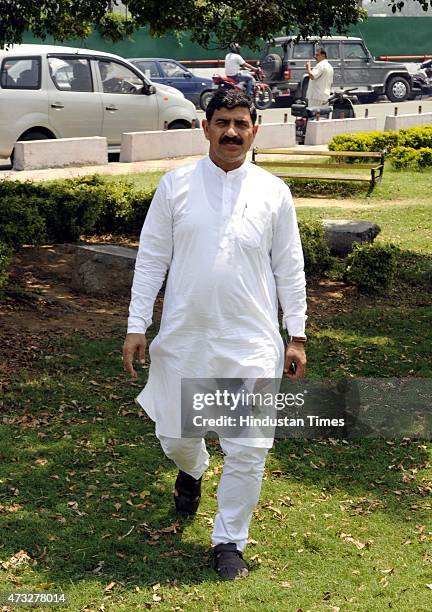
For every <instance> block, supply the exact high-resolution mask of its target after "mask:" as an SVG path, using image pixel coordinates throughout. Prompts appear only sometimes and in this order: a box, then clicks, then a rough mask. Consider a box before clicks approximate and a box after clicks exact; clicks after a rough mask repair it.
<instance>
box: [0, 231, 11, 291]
mask: <svg viewBox="0 0 432 612" xmlns="http://www.w3.org/2000/svg"><path fill="white" fill-rule="evenodd" d="M11 260H12V251H11V249H10V247H8V246H7V245H6V244H3V243H2V242H0V289H1V288H2V287H3V286H4V284H5V282H6V281H7V278H8V272H7V269H8V266H9V264H10V262H11Z"/></svg>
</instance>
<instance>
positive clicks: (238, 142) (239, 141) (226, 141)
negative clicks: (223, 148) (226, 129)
mask: <svg viewBox="0 0 432 612" xmlns="http://www.w3.org/2000/svg"><path fill="white" fill-rule="evenodd" d="M219 144H236V145H242V144H243V139H242V138H240V136H234V138H229V137H228V136H222V138H221V139H220V140H219Z"/></svg>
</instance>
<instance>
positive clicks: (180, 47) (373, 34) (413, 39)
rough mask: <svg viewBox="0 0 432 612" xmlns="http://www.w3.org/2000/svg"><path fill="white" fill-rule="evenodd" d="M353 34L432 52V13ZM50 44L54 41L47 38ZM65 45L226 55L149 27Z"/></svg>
mask: <svg viewBox="0 0 432 612" xmlns="http://www.w3.org/2000/svg"><path fill="white" fill-rule="evenodd" d="M350 35H351V36H362V37H363V38H364V40H365V41H366V45H367V46H368V47H369V50H370V51H371V53H372V54H373V55H375V56H376V57H378V56H379V55H432V16H431V17H370V18H369V19H368V20H367V21H365V22H363V23H360V24H358V25H356V26H353V27H352V28H351V30H350ZM24 42H27V43H32V42H33V43H35V42H41V41H39V40H36V39H35V38H33V37H32V36H31V35H30V34H27V35H25V37H24ZM45 42H46V43H47V44H54V41H53V39H52V38H47V39H46V41H45ZM62 44H63V45H64V46H72V47H73V46H77V47H87V48H88V49H98V50H100V51H108V52H110V53H116V54H117V55H121V56H122V57H172V58H175V59H178V60H193V59H223V58H224V56H225V51H224V50H222V49H219V50H215V51H207V50H206V49H203V48H202V47H200V46H199V45H196V44H194V43H191V42H190V40H189V38H188V36H187V34H182V35H181V36H180V41H179V40H177V38H175V37H174V36H165V37H164V38H159V39H157V38H151V37H150V36H149V35H148V32H147V30H146V29H145V28H141V29H140V30H138V31H137V32H136V33H135V34H133V36H132V37H131V39H127V40H124V41H122V42H120V43H116V44H115V45H114V44H113V43H109V42H107V41H105V40H103V39H102V38H101V37H100V36H99V35H98V34H97V33H96V32H93V34H92V35H91V36H90V37H89V38H87V39H86V40H85V41H79V40H78V41H77V40H75V41H73V40H71V41H67V42H64V43H62ZM242 53H243V55H244V56H245V57H246V58H251V59H252V58H254V57H255V58H257V57H259V55H260V54H259V53H253V52H251V51H249V50H248V49H242Z"/></svg>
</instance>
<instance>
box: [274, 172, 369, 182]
mask: <svg viewBox="0 0 432 612" xmlns="http://www.w3.org/2000/svg"><path fill="white" fill-rule="evenodd" d="M274 174H275V176H278V177H279V178H293V179H295V178H302V179H313V180H318V181H359V182H365V181H366V182H368V183H370V181H371V176H370V175H368V176H365V175H360V174H341V175H340V176H335V175H334V174H316V175H312V174H302V173H294V172H275V173H274Z"/></svg>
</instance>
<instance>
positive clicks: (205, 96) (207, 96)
mask: <svg viewBox="0 0 432 612" xmlns="http://www.w3.org/2000/svg"><path fill="white" fill-rule="evenodd" d="M214 94H215V91H214V90H213V91H204V92H203V93H202V94H201V98H200V106H201V108H202V110H203V111H205V110H206V108H207V106H208V103H209V102H210V100H211V99H212V98H213V96H214Z"/></svg>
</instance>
